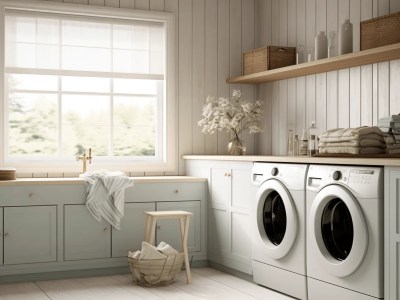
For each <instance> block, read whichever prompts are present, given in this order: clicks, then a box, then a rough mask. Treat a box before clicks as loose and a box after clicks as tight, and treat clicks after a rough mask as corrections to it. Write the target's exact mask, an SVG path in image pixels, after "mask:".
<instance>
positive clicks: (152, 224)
mask: <svg viewBox="0 0 400 300" xmlns="http://www.w3.org/2000/svg"><path fill="white" fill-rule="evenodd" d="M144 213H145V214H146V215H147V216H146V233H145V236H144V240H145V242H147V243H149V244H151V245H154V242H155V235H156V224H157V219H179V225H180V228H181V239H182V251H183V254H184V256H185V268H186V278H187V283H191V282H192V275H191V273H190V265H189V256H188V251H187V240H188V234H189V219H190V216H191V215H193V214H192V213H190V212H187V211H182V210H174V211H171V210H170V211H145V212H144Z"/></svg>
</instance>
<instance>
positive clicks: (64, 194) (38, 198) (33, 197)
mask: <svg viewBox="0 0 400 300" xmlns="http://www.w3.org/2000/svg"><path fill="white" fill-rule="evenodd" d="M85 197H86V192H85V186H84V185H26V186H25V185H23V186H1V187H0V199H1V205H3V206H19V205H42V204H57V203H76V202H78V203H85Z"/></svg>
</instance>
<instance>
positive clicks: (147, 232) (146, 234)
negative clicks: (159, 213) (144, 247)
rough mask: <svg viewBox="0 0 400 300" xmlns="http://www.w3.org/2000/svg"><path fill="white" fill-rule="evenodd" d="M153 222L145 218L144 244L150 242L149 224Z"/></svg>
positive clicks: (148, 217) (150, 218)
mask: <svg viewBox="0 0 400 300" xmlns="http://www.w3.org/2000/svg"><path fill="white" fill-rule="evenodd" d="M152 221H153V218H152V217H151V216H149V215H147V216H146V231H145V235H144V241H145V242H146V243H149V242H150V229H151V222H152Z"/></svg>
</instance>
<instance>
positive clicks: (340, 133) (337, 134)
mask: <svg viewBox="0 0 400 300" xmlns="http://www.w3.org/2000/svg"><path fill="white" fill-rule="evenodd" d="M360 139H374V140H379V141H381V142H384V140H383V133H382V131H381V130H380V129H379V128H378V127H375V126H372V127H369V126H363V127H357V128H336V129H330V130H328V131H326V132H324V133H322V134H321V135H319V141H320V142H321V143H340V142H348V141H354V140H360Z"/></svg>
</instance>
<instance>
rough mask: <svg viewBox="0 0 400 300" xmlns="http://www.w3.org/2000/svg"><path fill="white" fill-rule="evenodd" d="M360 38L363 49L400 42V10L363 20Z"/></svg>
mask: <svg viewBox="0 0 400 300" xmlns="http://www.w3.org/2000/svg"><path fill="white" fill-rule="evenodd" d="M360 39H361V41H360V47H361V50H367V49H371V48H375V47H381V46H386V45H390V44H395V43H400V12H397V13H393V14H389V15H385V16H382V17H378V18H374V19H370V20H366V21H362V22H361V23H360Z"/></svg>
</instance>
